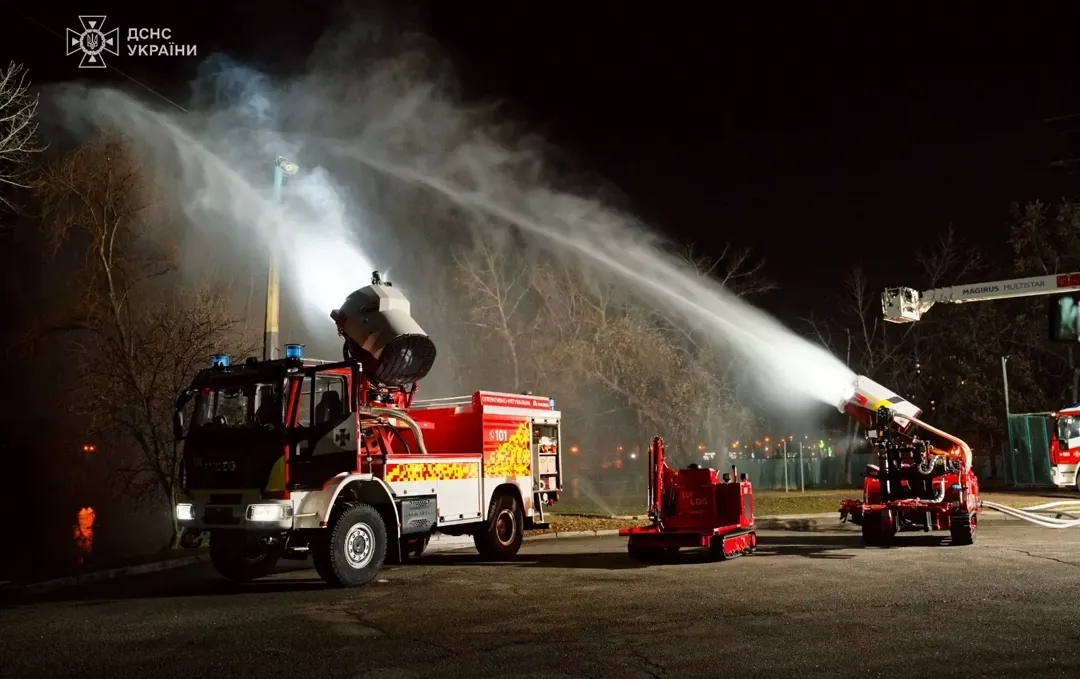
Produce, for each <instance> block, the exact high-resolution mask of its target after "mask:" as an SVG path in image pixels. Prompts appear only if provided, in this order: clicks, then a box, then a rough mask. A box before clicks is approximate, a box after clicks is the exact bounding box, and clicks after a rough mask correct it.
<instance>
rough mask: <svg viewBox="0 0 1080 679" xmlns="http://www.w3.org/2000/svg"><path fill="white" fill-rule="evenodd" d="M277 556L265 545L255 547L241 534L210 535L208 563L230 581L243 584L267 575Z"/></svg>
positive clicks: (232, 532)
mask: <svg viewBox="0 0 1080 679" xmlns="http://www.w3.org/2000/svg"><path fill="white" fill-rule="evenodd" d="M280 555H281V553H280V552H279V551H278V550H277V549H276V548H274V547H271V546H269V545H256V544H254V543H253V542H252V541H250V540H249V539H248V536H247V535H245V534H244V532H243V531H233V530H216V531H213V532H211V533H210V562H211V563H213V564H214V569H215V570H216V571H217V572H218V573H220V574H221V575H223V576H224V577H226V578H228V579H230V580H236V581H237V582H245V581H248V580H254V579H255V578H261V577H263V576H264V575H268V574H269V573H270V572H271V571H272V570H274V566H276V565H277V561H278V557H279V556H280Z"/></svg>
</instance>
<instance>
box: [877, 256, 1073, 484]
mask: <svg viewBox="0 0 1080 679" xmlns="http://www.w3.org/2000/svg"><path fill="white" fill-rule="evenodd" d="M1075 291H1080V272H1078V273H1063V274H1051V275H1048V276H1032V277H1030V278H1014V279H1011V280H1003V281H990V282H987V283H971V284H967V285H954V286H951V287H945V288H933V289H930V290H923V291H921V292H920V291H918V290H916V289H914V288H907V287H896V288H887V289H886V290H885V291H884V292H883V293H882V294H881V310H882V314H883V316H884V319H885V320H886V321H887V322H889V323H914V322H917V321H920V320H922V317H923V315H924V314H925V313H926V312H928V311H929V310H930V309H931V308H932V307H933V306H934V305H935V304H967V303H969V302H989V301H994V300H1000V299H1016V298H1020V297H1039V296H1044V295H1059V294H1063V293H1067V292H1075ZM1059 307H1060V308H1059V309H1058V312H1059V313H1058V314H1056V315H1055V317H1053V318H1051V322H1053V323H1059V324H1061V325H1063V326H1066V327H1071V329H1070V334H1077V335H1078V339H1080V313H1078V312H1080V308H1078V307H1077V306H1076V305H1074V304H1073V303H1072V301H1071V300H1068V299H1063V300H1062V301H1061V304H1060V305H1059ZM1050 418H1051V423H1052V426H1051V428H1050V429H1051V431H1050V449H1049V451H1048V452H1049V455H1050V474H1051V479H1052V480H1053V482H1054V485H1056V486H1058V487H1060V488H1076V489H1077V490H1080V474H1078V473H1077V471H1078V467H1080V404H1076V405H1074V406H1069V407H1068V408H1064V409H1062V410H1060V411H1058V412H1054V413H1051V415H1050Z"/></svg>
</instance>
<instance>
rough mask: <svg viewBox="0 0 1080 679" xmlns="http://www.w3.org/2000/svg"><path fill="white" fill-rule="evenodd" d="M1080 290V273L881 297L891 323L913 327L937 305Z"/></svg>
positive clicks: (898, 290)
mask: <svg viewBox="0 0 1080 679" xmlns="http://www.w3.org/2000/svg"><path fill="white" fill-rule="evenodd" d="M1074 290H1080V273H1063V274H1053V275H1050V276H1033V277H1031V278H1014V279H1012V280H1007V281H992V282H989V283H972V284H970V285H954V286H952V287H948V288H933V289H931V290H924V291H923V292H919V291H918V290H916V289H914V288H889V289H887V290H885V292H883V293H881V311H882V314H884V316H885V320H886V321H889V322H890V323H914V322H915V321H919V320H922V316H923V314H925V313H926V312H927V311H929V310H930V307H932V306H934V305H935V304H966V303H967V302H987V301H991V300H995V299H1013V298H1016V297H1036V296H1039V295H1056V294H1059V293H1063V292H1072V291H1074Z"/></svg>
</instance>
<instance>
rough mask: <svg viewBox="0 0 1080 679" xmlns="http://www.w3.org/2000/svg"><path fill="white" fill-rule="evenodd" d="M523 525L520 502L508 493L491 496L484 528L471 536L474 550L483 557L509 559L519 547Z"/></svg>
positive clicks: (523, 536)
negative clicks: (474, 546)
mask: <svg viewBox="0 0 1080 679" xmlns="http://www.w3.org/2000/svg"><path fill="white" fill-rule="evenodd" d="M524 527H525V512H524V510H523V509H522V508H521V503H520V502H518V499H517V498H516V497H515V496H514V495H512V494H510V493H500V494H498V495H496V496H495V497H493V498H491V506H490V507H489V508H488V520H487V522H486V523H485V524H484V528H483V529H482V531H481V532H479V533H477V534H476V535H474V536H473V543H474V544H475V545H476V551H478V552H480V556H482V557H484V558H485V559H510V558H512V557H513V556H514V555H516V554H517V553H518V550H519V549H521V542H522V540H524V538H525V534H524V532H522V531H523V529H524Z"/></svg>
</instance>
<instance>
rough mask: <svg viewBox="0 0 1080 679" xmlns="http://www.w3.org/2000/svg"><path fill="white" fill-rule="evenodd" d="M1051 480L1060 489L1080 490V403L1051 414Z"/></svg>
mask: <svg viewBox="0 0 1080 679" xmlns="http://www.w3.org/2000/svg"><path fill="white" fill-rule="evenodd" d="M1050 422H1051V425H1052V426H1051V428H1050V479H1051V480H1052V481H1053V482H1054V485H1055V486H1057V487H1058V488H1075V489H1077V490H1080V474H1077V473H1076V472H1077V467H1080V403H1077V404H1075V405H1071V406H1069V407H1067V408H1062V409H1061V410H1059V411H1057V412H1056V413H1050Z"/></svg>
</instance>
